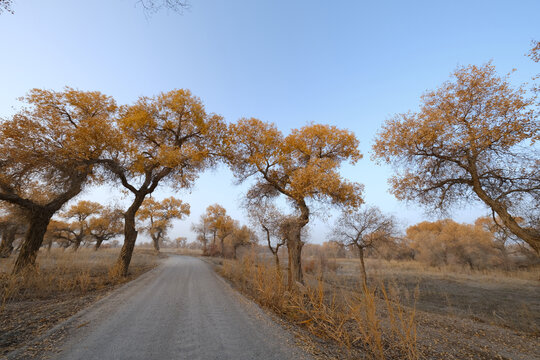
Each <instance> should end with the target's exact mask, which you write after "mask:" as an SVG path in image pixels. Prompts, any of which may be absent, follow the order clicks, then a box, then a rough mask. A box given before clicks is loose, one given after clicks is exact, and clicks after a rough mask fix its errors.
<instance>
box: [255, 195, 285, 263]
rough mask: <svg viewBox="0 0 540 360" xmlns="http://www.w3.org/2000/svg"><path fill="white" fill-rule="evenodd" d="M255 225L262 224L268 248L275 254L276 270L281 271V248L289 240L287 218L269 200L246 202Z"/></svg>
mask: <svg viewBox="0 0 540 360" xmlns="http://www.w3.org/2000/svg"><path fill="white" fill-rule="evenodd" d="M244 206H245V208H246V209H247V211H248V215H249V217H250V218H251V220H252V222H253V223H254V224H255V226H260V227H261V228H262V231H263V232H264V234H265V238H266V244H267V246H268V249H269V250H270V252H271V253H272V255H273V256H274V262H275V265H276V270H277V271H280V265H279V248H280V247H282V246H284V245H285V244H286V242H287V232H286V231H283V229H284V226H283V225H285V224H287V223H288V222H287V219H286V217H285V215H283V214H282V213H281V212H280V211H279V210H278V208H277V207H276V206H275V205H274V204H273V203H272V202H269V201H263V202H259V201H255V202H249V201H248V202H246V203H245V204H244Z"/></svg>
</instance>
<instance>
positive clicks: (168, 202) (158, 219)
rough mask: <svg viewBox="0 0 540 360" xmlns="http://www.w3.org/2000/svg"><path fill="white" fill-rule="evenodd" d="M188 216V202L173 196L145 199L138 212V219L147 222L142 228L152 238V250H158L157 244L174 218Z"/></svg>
mask: <svg viewBox="0 0 540 360" xmlns="http://www.w3.org/2000/svg"><path fill="white" fill-rule="evenodd" d="M186 215H187V216H189V204H184V203H182V200H179V199H175V198H174V197H172V196H171V197H169V198H166V199H164V200H162V201H156V200H154V199H152V198H148V199H145V200H144V202H143V204H142V207H141V209H140V210H139V213H138V218H139V220H141V221H143V222H147V225H146V226H144V227H143V228H144V230H145V231H146V232H147V233H148V234H149V235H150V237H151V238H152V242H153V244H154V250H155V251H157V252H159V244H160V242H161V241H163V239H164V238H165V236H166V235H167V232H168V230H169V229H170V227H171V225H172V224H171V222H172V220H174V219H182V218H183V217H184V216H186Z"/></svg>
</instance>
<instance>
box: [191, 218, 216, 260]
mask: <svg viewBox="0 0 540 360" xmlns="http://www.w3.org/2000/svg"><path fill="white" fill-rule="evenodd" d="M191 230H193V231H194V232H195V233H196V234H197V241H198V242H199V243H200V244H201V245H202V251H203V255H205V256H208V255H209V251H208V242H209V237H210V235H211V234H212V231H211V230H210V220H209V219H208V217H207V216H206V214H202V215H201V217H200V218H199V222H198V223H193V224H191Z"/></svg>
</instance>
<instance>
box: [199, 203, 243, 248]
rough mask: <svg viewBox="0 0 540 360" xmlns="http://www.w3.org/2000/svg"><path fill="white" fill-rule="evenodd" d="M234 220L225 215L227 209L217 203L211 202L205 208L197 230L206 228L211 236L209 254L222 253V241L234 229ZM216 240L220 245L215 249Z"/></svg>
mask: <svg viewBox="0 0 540 360" xmlns="http://www.w3.org/2000/svg"><path fill="white" fill-rule="evenodd" d="M234 226H235V224H234V220H233V219H232V218H231V217H230V216H229V215H227V210H226V209H225V208H224V207H223V206H221V205H219V204H213V205H210V206H208V207H207V208H206V212H205V213H204V214H203V215H202V217H201V223H200V224H199V227H200V229H199V232H201V231H203V230H206V231H208V232H209V234H208V235H210V236H211V237H212V244H211V246H210V251H209V252H208V254H209V255H211V256H213V255H215V254H217V253H218V251H219V253H220V254H221V256H223V255H224V250H225V247H224V242H225V238H226V237H227V236H229V235H230V234H232V232H233V231H234ZM201 240H202V238H201ZM217 240H219V243H220V246H219V250H218V249H217Z"/></svg>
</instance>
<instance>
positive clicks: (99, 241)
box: [94, 238, 103, 251]
mask: <svg viewBox="0 0 540 360" xmlns="http://www.w3.org/2000/svg"><path fill="white" fill-rule="evenodd" d="M102 243H103V239H101V238H98V239H96V244H95V245H94V251H97V250H98V249H99V247H100V246H101V244H102Z"/></svg>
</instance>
